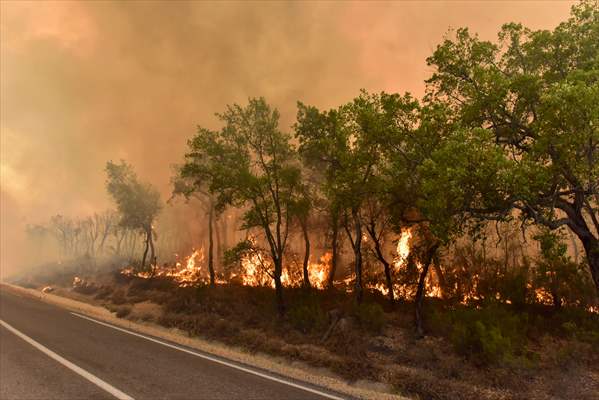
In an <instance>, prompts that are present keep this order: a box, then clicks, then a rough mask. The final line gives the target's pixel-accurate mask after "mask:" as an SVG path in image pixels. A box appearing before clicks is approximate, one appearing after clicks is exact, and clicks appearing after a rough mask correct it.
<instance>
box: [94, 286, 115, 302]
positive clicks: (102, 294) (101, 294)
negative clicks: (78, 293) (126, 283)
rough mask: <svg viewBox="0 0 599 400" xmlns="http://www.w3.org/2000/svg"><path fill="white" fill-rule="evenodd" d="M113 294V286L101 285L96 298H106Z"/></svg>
mask: <svg viewBox="0 0 599 400" xmlns="http://www.w3.org/2000/svg"><path fill="white" fill-rule="evenodd" d="M111 294H112V288H111V287H110V286H101V287H100V289H98V293H97V294H96V296H95V299H96V300H104V299H106V298H107V297H108V296H110V295H111Z"/></svg>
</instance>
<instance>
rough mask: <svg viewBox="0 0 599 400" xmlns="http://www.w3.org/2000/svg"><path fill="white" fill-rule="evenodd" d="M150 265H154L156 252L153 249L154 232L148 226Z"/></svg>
mask: <svg viewBox="0 0 599 400" xmlns="http://www.w3.org/2000/svg"><path fill="white" fill-rule="evenodd" d="M149 235H150V266H155V265H156V252H155V251H154V233H153V231H152V228H151V227H150V233H149Z"/></svg>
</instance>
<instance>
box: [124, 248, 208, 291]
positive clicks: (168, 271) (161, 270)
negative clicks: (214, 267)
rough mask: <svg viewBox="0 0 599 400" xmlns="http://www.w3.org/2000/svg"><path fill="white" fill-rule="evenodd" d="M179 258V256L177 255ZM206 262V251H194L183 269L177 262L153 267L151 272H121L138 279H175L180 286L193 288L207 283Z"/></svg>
mask: <svg viewBox="0 0 599 400" xmlns="http://www.w3.org/2000/svg"><path fill="white" fill-rule="evenodd" d="M175 257H176V258H178V255H177V254H175ZM203 261H204V250H203V249H202V248H200V249H197V250H194V251H193V253H191V255H189V256H188V257H186V258H185V266H184V267H183V268H181V267H182V265H183V264H182V263H181V262H176V263H175V265H174V266H168V265H165V266H162V267H160V266H158V265H152V266H151V269H150V271H140V272H136V271H135V269H134V268H132V267H127V268H125V269H123V270H121V274H123V275H129V276H137V277H138V278H144V279H148V278H152V277H170V278H173V280H174V281H175V282H177V283H178V284H179V286H191V285H193V284H195V283H197V282H207V281H208V272H207V271H205V270H204V269H203V268H202V263H203Z"/></svg>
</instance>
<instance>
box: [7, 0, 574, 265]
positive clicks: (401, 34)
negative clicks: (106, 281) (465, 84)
mask: <svg viewBox="0 0 599 400" xmlns="http://www.w3.org/2000/svg"><path fill="white" fill-rule="evenodd" d="M0 4H1V12H0V15H1V31H0V33H1V39H0V43H1V76H0V79H1V94H0V95H1V97H0V103H1V109H0V111H1V124H0V129H1V236H2V240H1V246H2V251H1V263H2V274H3V275H6V274H8V273H10V271H11V270H14V269H15V268H18V267H19V257H20V255H21V252H22V251H23V250H22V248H23V246H22V245H21V242H22V238H23V230H24V227H25V225H26V224H28V223H36V222H43V221H44V220H47V218H48V217H49V216H50V215H53V214H56V213H64V214H67V215H76V214H85V213H92V212H93V211H96V210H103V209H105V208H108V207H110V202H109V199H108V196H107V195H106V193H105V187H104V179H105V175H104V171H103V169H104V165H105V163H106V161H107V160H111V159H112V160H119V159H126V160H127V161H128V162H130V163H132V164H133V165H134V167H135V168H136V169H137V171H138V172H139V174H140V175H141V176H142V177H143V179H145V180H148V181H151V182H152V183H153V184H155V185H156V186H157V187H158V188H159V189H160V190H161V191H162V193H163V197H168V194H169V192H170V187H169V178H170V175H171V170H170V168H169V166H170V165H171V164H173V163H176V162H179V161H180V160H181V157H182V155H183V153H184V151H185V144H186V140H187V139H188V138H189V137H190V136H191V135H193V134H194V133H195V126H196V125H197V124H202V125H204V126H211V125H213V124H214V123H215V122H216V121H215V120H214V118H213V114H214V113H215V112H218V111H220V110H222V109H223V107H224V106H225V105H226V104H229V103H233V102H244V101H245V100H246V99H247V98H248V97H249V96H265V97H266V98H267V100H268V101H269V102H271V103H272V104H274V105H276V106H277V107H279V109H280V110H281V113H282V116H283V123H284V126H289V125H290V124H291V121H292V120H293V118H294V117H295V104H296V101H298V100H301V101H303V102H306V103H310V104H315V105H317V106H320V107H330V106H334V105H336V104H339V103H342V102H344V101H347V100H348V99H350V98H352V97H353V96H355V95H356V94H357V93H358V90H359V89H360V88H366V89H368V90H369V91H372V92H376V91H382V90H385V91H396V92H404V91H410V92H412V93H413V94H415V95H416V96H420V95H421V94H422V91H423V80H424V79H426V77H427V76H428V75H429V73H430V71H429V70H428V69H427V67H426V63H425V59H426V57H427V56H429V55H430V54H431V52H432V50H433V49H434V48H435V46H436V45H437V43H439V42H440V41H441V40H442V38H443V35H444V33H445V32H447V30H448V28H450V27H455V28H457V27H462V26H467V27H469V28H470V29H471V31H473V32H478V33H479V34H480V36H481V37H483V38H485V39H493V38H494V37H495V35H496V32H497V31H498V30H499V28H500V26H501V24H503V23H504V22H507V21H515V22H522V23H523V24H525V25H527V26H529V27H530V28H533V29H545V28H547V29H549V28H553V27H554V26H555V25H557V24H558V23H559V22H560V21H563V20H565V19H566V18H567V16H568V12H569V9H570V7H571V5H572V3H571V2H565V1H564V2H538V1H535V2H505V1H501V2H397V3H371V2H369V3H350V2H343V3H342V2H331V3H312V2H310V3H308V2H305V3H299V2H298V3H274V2H269V3H247V2H243V3H233V2H230V3H205V2H190V3H177V4H176V5H174V4H172V3H166V2H165V3H143V2H118V3H117V2H114V3H113V2H59V3H55V2H32V3H29V2H23V1H19V2H10V1H3V2H2V3H0Z"/></svg>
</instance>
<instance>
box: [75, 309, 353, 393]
mask: <svg viewBox="0 0 599 400" xmlns="http://www.w3.org/2000/svg"><path fill="white" fill-rule="evenodd" d="M71 314H73V315H74V316H76V317H79V318H83V319H86V320H88V321H91V322H95V323H96V324H100V325H104V326H107V327H109V328H112V329H116V330H117V331H121V332H124V333H128V334H129V335H133V336H137V337H140V338H143V339H146V340H149V341H150V342H154V343H158V344H161V345H163V346H166V347H170V348H171V349H175V350H179V351H182V352H184V353H187V354H191V355H194V356H196V357H200V358H203V359H205V360H209V361H212V362H215V363H218V364H222V365H226V366H227V367H231V368H235V369H238V370H240V371H243V372H247V373H248V374H252V375H256V376H259V377H261V378H265V379H269V380H271V381H275V382H278V383H282V384H284V385H288V386H292V387H294V388H297V389H301V390H305V391H306V392H311V393H315V394H317V395H320V396H323V397H326V398H329V399H333V400H344V398H343V397H339V396H335V395H333V394H330V393H326V392H323V391H320V390H318V389H313V388H311V387H309V386H305V385H302V384H299V383H294V382H291V381H288V380H285V379H281V378H277V377H276V376H271V375H268V374H265V373H262V372H260V371H255V370H253V369H250V368H246V367H243V366H241V365H236V364H233V363H230V362H227V361H224V360H221V359H218V358H216V357H212V356H209V355H207V354H202V353H198V352H195V351H192V350H189V349H186V348H184V347H181V346H177V345H174V344H170V343H167V342H163V341H162V340H158V339H154V338H153V337H150V336H146V335H142V334H141V333H137V332H133V331H130V330H128V329H123V328H120V327H118V326H115V325H112V324H109V323H106V322H102V321H98V320H96V319H93V318H90V317H87V316H85V315H81V314H77V313H75V312H71Z"/></svg>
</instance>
